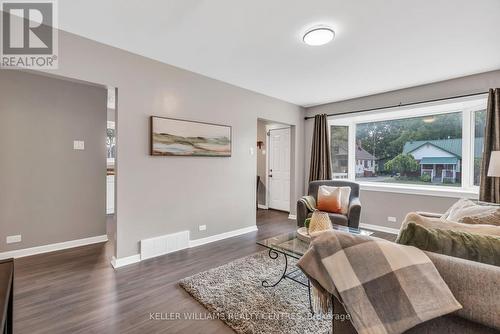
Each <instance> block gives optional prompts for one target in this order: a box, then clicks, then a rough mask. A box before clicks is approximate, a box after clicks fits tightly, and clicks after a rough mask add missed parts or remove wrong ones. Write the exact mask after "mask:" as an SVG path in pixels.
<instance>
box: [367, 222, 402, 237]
mask: <svg viewBox="0 0 500 334" xmlns="http://www.w3.org/2000/svg"><path fill="white" fill-rule="evenodd" d="M359 227H361V228H367V229H369V230H374V231H379V232H385V233H390V234H399V230H398V229H396V228H391V227H385V226H380V225H372V224H363V223H361V224H359Z"/></svg>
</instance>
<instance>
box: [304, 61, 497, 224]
mask: <svg viewBox="0 0 500 334" xmlns="http://www.w3.org/2000/svg"><path fill="white" fill-rule="evenodd" d="M493 87H500V71H493V72H487V73H481V74H476V75H471V76H466V77H462V78H458V79H452V80H447V81H442V82H437V83H432V84H428V85H422V86H417V87H412V88H406V89H401V90H396V91H392V92H387V93H383V94H377V95H371V96H365V97H361V98H357V99H351V100H346V101H340V102H335V103H329V104H325V105H321V106H316V107H311V108H308V109H306V114H307V116H314V115H316V114H319V113H326V114H330V113H339V112H345V111H352V110H359V109H368V108H376V107H383V106H387V105H394V104H398V103H411V102H418V101H423V100H431V99H438V98H444V97H452V96H456V95H464V94H471V93H478V92H483V91H487V90H488V89H489V88H493ZM313 122H314V120H307V121H306V124H305V147H306V149H305V176H306V179H305V184H306V185H307V176H308V175H309V165H310V156H311V155H310V154H311V141H312V129H313ZM361 199H362V202H363V203H362V204H363V209H362V222H363V223H367V224H373V225H382V226H387V227H392V228H399V226H400V224H401V221H402V219H403V218H404V216H405V215H406V213H408V212H410V211H415V210H422V211H439V212H444V211H445V210H446V209H447V208H448V207H449V206H450V205H451V204H452V203H453V202H454V201H456V199H453V198H446V197H437V196H422V195H408V194H398V193H387V192H379V191H365V190H362V191H361ZM388 203H397V205H389V204H388ZM388 216H393V217H397V219H398V222H397V223H389V222H387V217H388Z"/></svg>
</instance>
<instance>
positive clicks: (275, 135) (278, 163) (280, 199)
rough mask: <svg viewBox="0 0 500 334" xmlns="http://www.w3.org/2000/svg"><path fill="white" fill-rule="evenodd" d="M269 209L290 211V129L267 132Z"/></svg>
mask: <svg viewBox="0 0 500 334" xmlns="http://www.w3.org/2000/svg"><path fill="white" fill-rule="evenodd" d="M268 156H269V171H268V175H269V177H268V182H269V204H268V205H269V207H270V208H271V209H277V210H283V211H288V212H289V211H290V128H286V129H275V130H270V131H269V155H268Z"/></svg>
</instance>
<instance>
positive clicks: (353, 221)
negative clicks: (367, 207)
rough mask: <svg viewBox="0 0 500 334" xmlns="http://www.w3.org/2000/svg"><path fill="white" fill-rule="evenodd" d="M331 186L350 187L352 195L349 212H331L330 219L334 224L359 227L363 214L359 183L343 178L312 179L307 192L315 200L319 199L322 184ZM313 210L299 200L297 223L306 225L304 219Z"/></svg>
mask: <svg viewBox="0 0 500 334" xmlns="http://www.w3.org/2000/svg"><path fill="white" fill-rule="evenodd" d="M323 185H324V186H331V187H350V188H351V195H350V196H349V212H348V214H347V215H342V214H338V213H329V216H330V220H331V221H332V223H333V224H337V225H344V226H349V227H354V228H358V226H359V217H360V215H361V202H360V200H359V184H357V183H356V182H350V181H341V180H321V181H312V182H311V183H309V189H308V191H307V194H308V195H309V196H312V197H314V199H315V200H317V199H318V189H319V187H320V186H323ZM311 215H312V212H311V211H310V210H309V209H308V208H307V207H306V205H305V204H304V202H302V201H298V202H297V225H298V226H304V221H305V220H306V218H308V217H310V216H311Z"/></svg>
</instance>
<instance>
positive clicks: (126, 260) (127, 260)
mask: <svg viewBox="0 0 500 334" xmlns="http://www.w3.org/2000/svg"><path fill="white" fill-rule="evenodd" d="M137 262H141V254H135V255H132V256H127V257H122V258H119V259H117V258H116V257H114V256H113V257H112V258H111V265H112V266H113V268H115V269H116V268H120V267H123V266H128V265H129V264H133V263H137Z"/></svg>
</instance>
